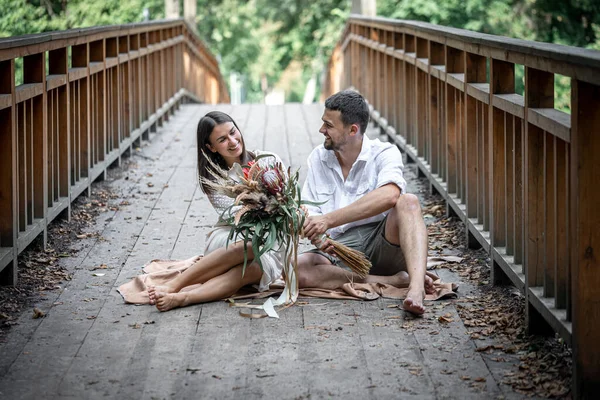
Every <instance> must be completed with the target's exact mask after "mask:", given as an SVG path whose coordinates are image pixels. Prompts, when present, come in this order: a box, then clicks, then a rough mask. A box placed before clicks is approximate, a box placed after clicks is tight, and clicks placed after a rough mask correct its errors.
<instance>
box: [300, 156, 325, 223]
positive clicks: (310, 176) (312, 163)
mask: <svg viewBox="0 0 600 400" xmlns="http://www.w3.org/2000/svg"><path fill="white" fill-rule="evenodd" d="M314 155H315V151H314V150H313V152H312V153H311V154H310V156H308V160H307V164H308V171H307V172H306V180H305V181H304V185H303V186H302V201H312V202H316V201H317V194H316V191H315V189H316V179H315V174H316V170H315V168H318V164H317V163H318V160H317V159H316V158H315V157H314ZM306 208H307V209H308V215H310V216H315V215H323V212H322V211H321V207H319V206H315V205H309V204H306Z"/></svg>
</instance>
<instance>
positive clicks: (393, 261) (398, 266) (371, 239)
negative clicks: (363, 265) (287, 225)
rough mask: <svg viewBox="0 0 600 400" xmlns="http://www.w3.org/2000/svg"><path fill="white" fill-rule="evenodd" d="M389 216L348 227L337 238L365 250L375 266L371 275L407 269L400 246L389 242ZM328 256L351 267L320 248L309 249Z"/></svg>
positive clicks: (342, 265)
mask: <svg viewBox="0 0 600 400" xmlns="http://www.w3.org/2000/svg"><path fill="white" fill-rule="evenodd" d="M386 221H387V217H386V218H384V219H383V220H382V221H380V222H373V223H370V224H365V225H359V226H356V227H353V228H350V229H348V230H347V231H346V232H344V233H342V234H341V235H340V236H338V237H336V238H335V240H336V241H337V242H339V243H342V244H344V245H346V246H348V247H351V248H353V249H355V250H358V251H361V252H363V253H364V254H365V255H366V256H367V257H368V258H369V260H371V264H373V267H372V268H371V271H370V272H369V274H370V275H394V274H396V273H398V272H400V271H406V260H405V258H404V253H403V252H402V249H401V248H400V246H398V245H395V244H392V243H390V242H388V240H387V239H386V238H385V222H386ZM309 252H310V253H317V254H320V255H322V256H324V257H325V258H327V259H328V260H329V261H330V262H331V263H332V264H335V265H337V266H339V267H342V268H345V269H349V268H348V267H347V266H346V265H344V263H343V262H341V261H340V260H338V259H337V258H335V257H333V256H331V255H329V254H327V253H325V252H322V251H321V250H318V249H313V250H309Z"/></svg>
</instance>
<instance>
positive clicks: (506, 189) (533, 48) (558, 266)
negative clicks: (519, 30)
mask: <svg viewBox="0 0 600 400" xmlns="http://www.w3.org/2000/svg"><path fill="white" fill-rule="evenodd" d="M516 66H519V68H521V66H523V68H524V96H521V95H519V94H517V93H516V91H515V68H516ZM555 74H560V75H563V76H566V77H569V78H571V79H570V81H571V109H572V113H571V114H570V115H569V114H567V113H564V112H561V111H558V110H556V109H555V108H554V104H555V103H554V100H555V94H554V82H555ZM346 87H354V88H356V89H357V90H359V91H360V92H361V93H363V94H364V95H365V97H366V98H367V99H368V100H369V102H370V104H371V105H372V107H373V110H372V114H371V115H372V118H373V119H374V120H375V121H376V123H377V124H378V125H379V126H380V128H381V130H382V132H383V133H384V134H386V135H387V136H389V139H390V140H391V141H393V142H395V143H396V144H397V145H398V146H399V147H400V149H401V150H403V151H404V152H406V153H407V156H408V158H409V159H411V160H412V161H414V162H416V163H417V164H418V168H419V171H420V173H421V174H423V175H425V176H427V177H428V178H429V180H430V182H431V185H432V188H433V189H435V190H436V191H437V192H439V193H440V194H441V195H442V196H443V197H444V198H445V199H446V201H447V204H448V206H449V207H448V208H449V209H450V210H451V211H452V212H453V213H454V214H456V215H457V216H458V217H459V218H461V219H462V221H463V222H464V223H465V225H466V226H467V227H468V229H467V231H468V239H469V243H470V244H471V245H475V244H478V245H481V246H483V248H485V250H486V251H488V252H489V254H490V258H491V260H492V265H491V267H492V268H491V272H492V279H493V282H494V283H495V284H498V283H502V282H503V281H510V282H512V283H513V284H514V285H515V286H516V287H518V288H519V289H521V290H522V291H523V292H524V294H525V297H526V303H527V324H528V327H529V329H530V331H539V330H541V329H542V328H543V327H547V326H548V325H547V324H549V325H550V326H551V327H552V328H553V329H554V330H555V331H556V332H558V333H559V334H560V335H561V336H562V337H563V338H564V339H565V340H566V341H567V342H568V343H569V344H571V345H572V347H573V356H574V374H575V375H574V378H575V379H574V393H575V396H576V397H591V396H592V395H594V396H595V395H596V394H597V391H598V389H600V340H599V338H600V210H599V209H598V208H599V207H600V189H598V187H596V184H599V185H600V163H599V162H597V161H595V160H596V159H597V158H598V157H600V53H599V52H595V51H590V50H584V49H579V48H573V47H566V46H558V45H551V44H545V43H537V42H529V41H523V40H516V39H510V38H505V37H497V36H492V35H484V34H478V33H475V32H470V31H465V30H460V29H452V28H445V27H440V26H436V25H432V24H427V23H418V22H410V21H398V20H391V19H384V18H365V17H360V16H351V18H349V20H348V23H347V25H346V28H345V31H344V33H343V35H342V38H341V40H340V42H339V44H338V46H337V47H336V49H335V51H334V53H333V56H332V58H331V60H330V63H329V68H328V71H327V75H326V77H325V85H324V95H325V97H326V96H327V95H329V94H331V93H334V92H336V91H338V90H339V89H341V88H346ZM594 246H598V250H596V249H594ZM596 251H598V252H596Z"/></svg>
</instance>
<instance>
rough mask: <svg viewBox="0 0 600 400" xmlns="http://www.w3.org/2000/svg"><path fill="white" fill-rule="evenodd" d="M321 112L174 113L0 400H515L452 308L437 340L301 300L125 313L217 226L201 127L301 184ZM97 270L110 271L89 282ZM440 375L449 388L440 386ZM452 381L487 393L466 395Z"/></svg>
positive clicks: (371, 305) (12, 346)
mask: <svg viewBox="0 0 600 400" xmlns="http://www.w3.org/2000/svg"><path fill="white" fill-rule="evenodd" d="M322 107H323V106H322V105H319V104H315V105H299V104H288V105H284V106H264V105H240V106H231V105H220V106H217V107H213V106H206V105H186V106H183V107H182V108H181V109H180V110H179V111H178V112H177V113H176V115H175V116H174V117H173V118H171V120H170V121H169V122H168V124H166V125H165V126H164V127H162V128H161V129H160V130H159V132H158V133H157V134H155V135H154V137H152V138H151V140H150V141H149V142H145V143H144V146H142V147H141V149H139V151H136V152H135V155H133V156H132V157H131V160H132V161H134V163H133V165H131V166H130V167H129V168H128V169H125V170H122V171H121V172H119V173H117V174H109V177H110V178H109V181H110V182H109V183H108V184H109V185H110V187H111V189H112V190H113V191H114V192H115V193H117V194H118V195H119V196H120V199H122V200H126V201H127V202H128V203H129V205H126V204H123V205H122V206H121V207H120V208H119V210H117V211H115V212H109V213H104V214H101V216H100V218H99V219H98V221H97V223H96V225H95V227H94V228H93V230H95V231H97V232H99V233H100V235H99V238H90V239H85V240H83V241H82V242H81V243H80V244H79V245H80V246H81V250H80V252H79V254H78V256H77V257H73V258H70V259H65V260H64V262H65V264H66V265H67V267H68V268H69V270H70V271H71V272H72V273H73V279H72V280H71V281H70V282H67V283H66V284H65V286H64V288H63V289H62V290H61V291H60V293H56V294H50V295H48V296H47V298H46V299H45V300H43V301H42V302H41V303H40V304H39V307H40V308H42V309H44V310H47V316H46V318H43V319H35V320H34V319H31V315H30V314H28V313H27V314H24V315H23V317H22V318H21V319H20V321H19V324H18V325H17V326H15V328H14V329H13V330H12V331H11V333H10V335H9V337H8V339H7V341H6V343H4V344H2V345H0V346H1V347H0V350H1V357H0V398H6V399H38V398H46V399H54V398H73V399H95V398H120V399H171V398H176V399H187V398H203V399H204V398H206V399H213V398H214V399H226V398H232V399H233V398H236V399H237V398H240V399H262V398H267V399H271V398H272V399H309V398H310V399H321V398H346V399H355V398H356V399H358V398H361V399H375V398H410V399H413V398H414V399H432V398H437V399H451V398H452V399H467V398H474V399H480V398H519V397H520V396H516V395H514V394H512V392H509V393H506V392H505V391H506V388H504V387H502V385H499V384H498V383H497V381H496V379H497V377H496V376H494V374H493V373H492V372H490V370H489V369H488V367H487V365H486V363H485V362H484V360H483V359H482V357H481V356H480V353H478V352H476V351H475V347H476V346H475V344H474V343H473V342H472V340H470V338H469V335H468V334H467V332H466V328H465V326H464V325H463V324H462V322H461V321H460V318H459V317H458V315H457V312H456V309H455V307H454V305H453V304H452V303H450V304H448V307H445V308H444V313H447V312H451V313H452V315H453V319H454V321H455V322H452V323H451V324H449V328H448V329H443V330H440V331H439V335H435V336H433V335H431V334H430V331H431V329H427V327H426V325H427V324H431V323H432V322H431V320H432V319H433V323H435V322H436V321H435V318H436V316H435V315H434V314H435V313H434V312H433V311H432V312H430V314H428V317H427V318H424V319H421V320H420V321H421V322H420V323H422V324H423V326H425V328H424V329H412V330H411V329H402V328H401V325H402V324H403V323H405V321H404V320H403V317H401V316H402V315H403V314H402V312H401V311H399V310H398V309H397V308H389V307H387V306H388V305H391V304H396V303H397V302H395V301H391V300H377V301H373V302H359V301H328V300H322V299H311V300H308V301H307V302H306V303H303V304H302V305H296V306H294V307H291V308H289V309H287V310H285V311H283V312H281V313H280V316H281V318H280V319H257V320H256V319H246V318H242V317H240V316H239V315H238V310H236V309H234V308H230V307H228V306H227V304H226V303H225V302H215V303H211V304H205V305H196V306H192V307H187V308H184V309H177V310H173V311H171V312H168V313H159V312H158V311H157V310H156V309H155V308H154V307H150V306H133V305H126V304H124V303H123V301H122V299H121V296H120V295H119V294H118V293H117V292H116V288H117V287H118V286H119V285H120V284H122V283H124V282H126V281H128V280H129V279H130V278H131V277H132V276H134V275H136V274H138V273H140V267H141V266H142V265H143V264H144V263H145V262H146V261H148V260H149V259H153V258H186V257H189V256H192V255H194V254H198V253H199V252H201V251H202V249H203V248H204V241H205V233H206V232H207V230H208V228H209V227H210V226H211V224H212V223H213V222H214V221H215V220H216V218H217V216H216V213H215V212H214V211H213V210H212V208H211V206H210V204H209V203H208V201H207V199H206V197H205V196H204V194H203V193H202V192H201V190H199V188H198V187H197V185H196V155H197V153H196V150H197V149H196V144H195V128H196V124H197V122H198V120H199V118H200V117H201V116H202V115H203V114H205V113H206V112H207V111H210V110H212V109H215V108H216V109H219V110H222V111H225V112H228V113H230V114H231V115H232V116H233V117H234V119H235V120H236V121H237V122H238V125H239V126H240V128H241V130H242V131H243V133H244V135H245V137H246V141H247V144H248V148H250V149H255V148H261V149H266V150H271V151H274V152H276V153H278V154H279V155H280V156H281V157H282V159H283V160H284V161H285V162H286V163H291V165H292V166H293V167H303V168H302V170H301V175H302V179H304V177H305V173H306V171H305V165H304V164H305V160H306V158H307V156H308V154H309V152H310V151H311V149H312V148H313V147H314V146H316V145H318V144H319V143H321V141H322V136H321V134H319V132H318V129H319V127H320V116H321V113H322V110H323V108H322ZM407 175H408V176H409V177H411V180H410V185H411V187H413V188H414V185H415V182H416V178H415V177H414V174H411V173H409V172H407ZM104 184H107V183H106V182H105V183H104ZM101 264H106V265H107V266H108V268H107V269H102V270H93V268H94V267H97V266H99V265H101ZM98 272H100V273H103V274H105V275H103V276H95V274H97V273H98ZM446 278H449V279H457V277H456V276H451V275H447V276H446ZM461 290H462V293H463V294H464V293H465V292H468V290H469V287H468V285H467V284H466V283H464V282H463V283H462V286H461ZM449 366H451V367H452V368H454V369H455V370H459V371H461V372H460V374H458V373H457V374H454V375H445V374H444V371H445V370H446V369H448V368H449ZM461 374H462V375H470V376H477V377H482V378H485V384H483V387H482V388H481V387H480V388H478V389H477V390H475V389H473V387H471V385H470V382H466V381H463V380H461V379H459V375H461Z"/></svg>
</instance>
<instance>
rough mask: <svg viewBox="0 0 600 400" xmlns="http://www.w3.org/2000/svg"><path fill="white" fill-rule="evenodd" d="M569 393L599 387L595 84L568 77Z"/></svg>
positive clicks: (599, 89) (598, 101) (599, 93)
mask: <svg viewBox="0 0 600 400" xmlns="http://www.w3.org/2000/svg"><path fill="white" fill-rule="evenodd" d="M571 106H572V114H571V168H570V169H571V213H570V215H571V232H572V235H571V236H570V239H571V240H570V246H569V247H570V249H571V268H572V274H573V278H572V291H571V293H572V296H573V359H574V363H573V365H574V379H573V392H574V398H576V399H579V398H581V399H592V398H596V396H597V395H598V392H599V391H600V342H599V341H598V338H600V322H599V321H600V230H599V228H598V227H599V226H600V212H598V204H600V190H599V189H598V182H600V168H598V154H600V86H598V85H593V84H590V83H586V82H581V81H578V80H576V79H572V80H571Z"/></svg>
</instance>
